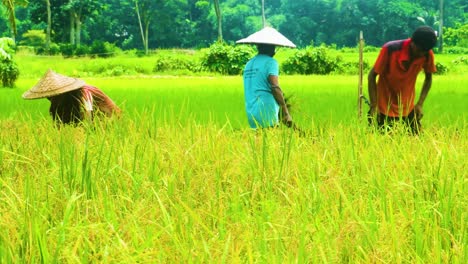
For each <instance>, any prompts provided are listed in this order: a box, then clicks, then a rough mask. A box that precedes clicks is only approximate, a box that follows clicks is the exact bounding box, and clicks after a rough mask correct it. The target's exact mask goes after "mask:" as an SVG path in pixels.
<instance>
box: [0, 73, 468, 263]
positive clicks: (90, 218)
mask: <svg viewBox="0 0 468 264" xmlns="http://www.w3.org/2000/svg"><path fill="white" fill-rule="evenodd" d="M70 69H71V68H70ZM37 77H38V76H35V75H34V77H29V78H22V79H20V80H19V81H18V89H2V90H0V106H1V110H2V111H0V262H5V263H19V262H33V263H36V262H44V263H50V262H60V263H68V262H87V263H89V262H95V263H114V262H119V263H138V262H143V263H187V262H208V263H211V262H229V263H258V262H261V263H290V262H299V263H343V262H344V263H349V262H352V263H374V262H376V263H381V262H389V263H402V262H406V263H415V262H416V263H440V262H442V263H464V262H465V260H466V258H467V252H468V250H467V248H466V244H467V243H466V223H467V222H468V221H467V214H466V211H468V210H467V208H468V199H467V197H466V171H467V165H466V162H465V161H466V160H467V158H468V157H467V151H466V150H467V149H468V142H467V138H468V137H467V122H466V118H467V116H466V111H465V104H464V103H465V102H466V100H467V94H466V92H465V90H464V89H463V88H464V87H465V86H464V85H465V83H466V75H460V74H457V73H452V72H450V73H449V74H447V75H444V76H437V77H434V82H433V87H432V90H431V92H430V93H429V96H428V98H427V101H426V103H425V108H424V110H425V116H424V119H423V120H422V122H423V125H424V132H423V133H422V134H421V135H419V136H410V135H408V134H407V133H406V132H405V131H404V129H400V128H397V129H395V130H394V131H392V133H387V134H385V133H384V134H383V133H379V132H377V131H373V130H372V129H370V128H369V127H368V126H367V124H366V122H365V120H360V119H358V118H357V113H356V106H355V103H356V93H357V91H356V86H357V85H355V84H356V83H357V77H355V76H307V77H305V76H281V77H280V79H281V86H282V88H283V90H284V91H285V92H286V93H287V94H288V95H289V94H293V97H292V103H293V106H292V108H291V110H292V116H293V120H294V121H295V122H296V123H297V125H298V126H300V127H301V128H302V129H303V130H305V131H307V134H306V135H303V134H300V133H297V132H295V131H293V130H290V129H288V128H286V127H282V126H281V127H279V128H277V129H266V130H259V131H252V130H251V129H249V128H248V124H247V121H246V117H245V112H244V102H243V89H242V80H241V78H240V77H239V76H238V77H222V76H218V77H206V76H205V77H195V76H191V77H188V76H186V77H175V76H158V77H150V76H143V77H138V78H137V77H135V76H132V77H123V78H103V77H99V78H98V77H92V78H91V77H86V78H85V80H86V82H88V83H90V84H92V85H95V86H97V87H100V88H101V89H102V90H103V91H104V92H106V94H108V95H109V96H110V97H111V98H112V99H113V100H114V101H115V102H116V103H117V104H118V105H119V106H121V108H122V110H123V115H122V116H121V117H120V118H117V119H111V120H107V121H100V122H95V123H93V124H86V125H82V126H76V127H74V126H63V127H60V128H59V129H58V128H57V127H56V126H55V125H54V124H53V122H52V121H51V118H50V117H49V114H48V107H49V103H48V102H47V100H34V101H26V100H23V99H22V98H21V94H22V93H23V92H24V91H25V90H26V89H29V88H30V87H32V86H33V85H34V84H35V82H37ZM417 85H418V87H420V86H421V85H422V83H419V82H418V84H417Z"/></svg>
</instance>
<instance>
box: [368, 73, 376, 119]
mask: <svg viewBox="0 0 468 264" xmlns="http://www.w3.org/2000/svg"><path fill="white" fill-rule="evenodd" d="M367 89H368V91H369V100H370V104H371V105H370V108H371V109H370V113H371V114H374V113H375V111H376V109H377V73H376V72H375V71H374V68H373V67H372V69H371V70H370V71H369V74H368V75H367Z"/></svg>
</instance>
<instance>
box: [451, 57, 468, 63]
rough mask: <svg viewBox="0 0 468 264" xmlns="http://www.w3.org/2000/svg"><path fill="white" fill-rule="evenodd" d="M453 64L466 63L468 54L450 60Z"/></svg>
mask: <svg viewBox="0 0 468 264" xmlns="http://www.w3.org/2000/svg"><path fill="white" fill-rule="evenodd" d="M452 63H453V64H455V65H460V64H461V65H463V64H464V65H468V56H461V57H458V58H456V59H455V60H453V61H452Z"/></svg>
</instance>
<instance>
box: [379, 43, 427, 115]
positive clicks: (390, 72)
mask: <svg viewBox="0 0 468 264" xmlns="http://www.w3.org/2000/svg"><path fill="white" fill-rule="evenodd" d="M410 43H411V39H405V40H395V41H390V42H387V43H386V44H385V45H384V46H383V47H382V49H381V50H380V54H379V56H378V58H377V61H376V62H375V65H374V71H375V72H376V73H377V74H378V75H379V79H378V81H377V103H378V107H379V112H380V113H382V114H384V115H387V116H392V117H398V116H400V115H401V116H407V115H408V114H409V113H410V112H411V111H413V108H414V99H415V84H416V79H417V77H418V74H419V73H420V72H421V70H422V69H424V72H426V73H434V72H435V71H436V68H435V65H434V53H433V52H432V50H430V51H429V53H428V55H427V56H426V57H421V58H417V59H415V60H414V61H413V62H412V63H411V65H410V66H409V68H408V69H406V68H405V67H404V62H406V61H408V60H409V59H410V57H409V56H410V53H409V52H410Z"/></svg>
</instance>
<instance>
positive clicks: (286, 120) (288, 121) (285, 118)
mask: <svg viewBox="0 0 468 264" xmlns="http://www.w3.org/2000/svg"><path fill="white" fill-rule="evenodd" d="M282 121H283V124H285V125H286V126H287V127H291V126H292V117H291V115H290V114H289V113H288V114H285V115H283V120H282Z"/></svg>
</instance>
